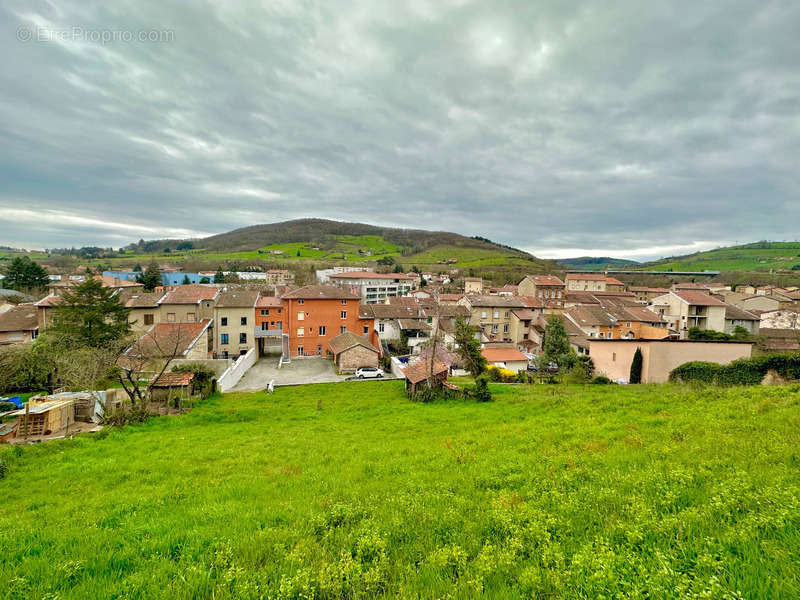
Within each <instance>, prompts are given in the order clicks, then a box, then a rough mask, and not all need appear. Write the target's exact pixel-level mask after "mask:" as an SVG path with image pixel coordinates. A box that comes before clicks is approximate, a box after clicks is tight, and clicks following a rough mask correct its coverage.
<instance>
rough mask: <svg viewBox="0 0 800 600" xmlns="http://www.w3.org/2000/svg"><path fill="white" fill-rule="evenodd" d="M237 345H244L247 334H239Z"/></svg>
mask: <svg viewBox="0 0 800 600" xmlns="http://www.w3.org/2000/svg"><path fill="white" fill-rule="evenodd" d="M239 343H240V344H246V343H247V334H246V333H240V334H239Z"/></svg>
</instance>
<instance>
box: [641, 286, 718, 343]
mask: <svg viewBox="0 0 800 600" xmlns="http://www.w3.org/2000/svg"><path fill="white" fill-rule="evenodd" d="M648 308H649V309H650V310H652V311H653V312H654V313H656V314H657V315H661V316H662V317H663V318H664V320H665V321H667V323H668V324H669V326H670V327H671V328H672V329H674V330H676V331H678V332H679V333H680V335H681V338H682V339H685V338H686V337H687V336H688V332H689V330H690V329H691V328H692V327H699V328H700V329H711V330H714V331H725V303H724V302H722V301H721V300H718V299H716V298H714V297H713V296H710V295H709V294H707V293H705V292H700V291H697V290H684V291H672V292H669V293H668V294H663V295H661V296H656V297H655V298H653V300H652V302H651V304H650V306H649V307H648Z"/></svg>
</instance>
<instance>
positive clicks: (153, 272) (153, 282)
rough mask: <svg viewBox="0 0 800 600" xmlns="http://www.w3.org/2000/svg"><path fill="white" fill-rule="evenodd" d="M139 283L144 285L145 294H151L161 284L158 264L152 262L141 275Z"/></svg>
mask: <svg viewBox="0 0 800 600" xmlns="http://www.w3.org/2000/svg"><path fill="white" fill-rule="evenodd" d="M141 283H142V284H144V289H145V291H146V292H152V291H153V290H154V289H156V287H157V286H159V285H161V284H162V283H163V281H162V279H161V269H159V268H158V263H156V261H152V262H151V263H150V264H149V265H147V268H146V269H145V270H144V273H142V280H141Z"/></svg>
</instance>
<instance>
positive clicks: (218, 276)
mask: <svg viewBox="0 0 800 600" xmlns="http://www.w3.org/2000/svg"><path fill="white" fill-rule="evenodd" d="M214 283H225V273H223V272H222V267H219V268H217V272H216V273H215V274H214Z"/></svg>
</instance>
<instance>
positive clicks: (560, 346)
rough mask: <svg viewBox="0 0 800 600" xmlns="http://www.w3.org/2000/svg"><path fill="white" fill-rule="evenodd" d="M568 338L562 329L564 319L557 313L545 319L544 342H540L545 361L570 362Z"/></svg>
mask: <svg viewBox="0 0 800 600" xmlns="http://www.w3.org/2000/svg"><path fill="white" fill-rule="evenodd" d="M569 354H570V352H569V338H568V337H567V331H566V330H565V329H564V321H563V320H562V318H561V317H560V316H559V315H552V316H551V317H550V318H549V319H547V326H546V327H545V330H544V342H543V343H542V357H543V360H544V361H546V362H547V363H551V362H554V363H557V364H558V365H559V366H561V365H562V364H563V363H566V362H570V359H571V357H570V356H569Z"/></svg>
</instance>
